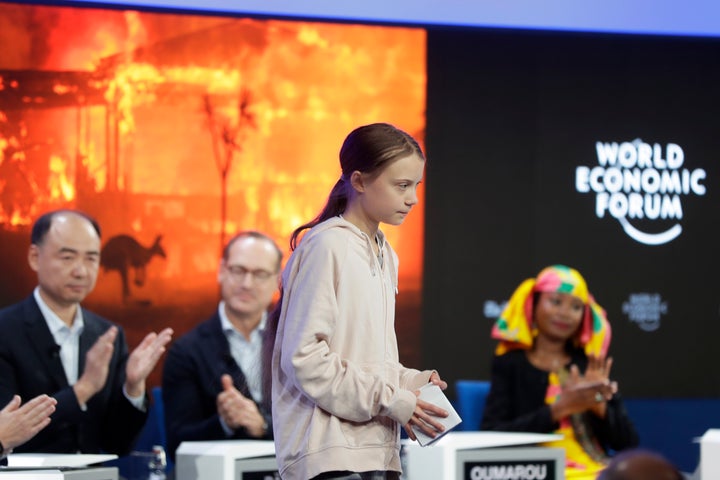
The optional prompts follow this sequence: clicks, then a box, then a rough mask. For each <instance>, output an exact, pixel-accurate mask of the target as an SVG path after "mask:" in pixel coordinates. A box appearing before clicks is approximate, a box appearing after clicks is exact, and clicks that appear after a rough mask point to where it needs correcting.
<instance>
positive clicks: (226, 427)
mask: <svg viewBox="0 0 720 480" xmlns="http://www.w3.org/2000/svg"><path fill="white" fill-rule="evenodd" d="M281 263H282V252H281V251H280V249H279V248H278V246H277V244H276V243H275V242H274V241H273V240H272V239H271V238H270V237H268V236H266V235H264V234H262V233H259V232H254V231H249V232H242V233H239V234H238V235H236V236H234V237H233V238H232V239H230V241H229V242H228V244H227V246H226V247H225V249H224V251H223V258H222V260H221V262H220V269H219V272H218V282H219V283H220V290H221V297H222V300H221V301H220V304H219V306H218V309H217V311H216V312H215V314H214V315H213V316H212V317H211V318H210V319H209V320H207V321H205V322H203V323H201V324H200V325H198V326H197V327H195V328H194V329H193V330H191V331H190V332H188V333H187V334H186V335H184V336H183V337H181V338H179V339H178V340H177V341H176V342H175V343H173V345H172V346H171V347H170V349H169V351H168V355H167V358H166V359H165V365H164V367H163V382H162V388H163V400H164V402H165V424H166V430H167V438H168V451H169V453H170V454H171V456H174V454H175V450H176V449H177V447H178V446H179V445H180V443H181V442H183V441H198V440H222V439H228V438H233V439H240V438H253V439H270V438H272V428H271V426H270V412H269V411H268V409H267V408H265V407H263V393H262V368H263V366H262V363H261V357H262V343H263V332H264V326H265V318H266V316H267V309H268V307H269V305H270V304H271V303H272V299H273V295H274V294H275V292H276V291H277V288H278V285H279V281H280V266H281Z"/></svg>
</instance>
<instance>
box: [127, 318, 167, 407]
mask: <svg viewBox="0 0 720 480" xmlns="http://www.w3.org/2000/svg"><path fill="white" fill-rule="evenodd" d="M172 334H173V330H172V328H166V329H164V330H163V331H162V332H160V333H155V332H151V333H148V334H147V335H146V336H145V338H144V339H143V341H142V342H140V345H138V346H137V347H136V348H135V350H133V351H132V353H131V354H130V356H129V357H128V361H127V366H126V367H125V391H126V392H127V394H128V395H129V396H131V397H140V396H142V395H144V394H145V379H146V378H147V377H148V375H150V372H152V370H153V368H155V365H157V362H158V360H160V357H161V356H162V354H163V352H165V346H166V345H167V344H168V343H170V340H171V339H172Z"/></svg>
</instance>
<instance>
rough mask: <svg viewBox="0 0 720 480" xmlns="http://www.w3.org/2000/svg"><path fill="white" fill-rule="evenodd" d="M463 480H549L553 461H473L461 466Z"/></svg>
mask: <svg viewBox="0 0 720 480" xmlns="http://www.w3.org/2000/svg"><path fill="white" fill-rule="evenodd" d="M462 478H463V480H551V479H554V478H556V462H555V461H554V460H512V461H487V462H485V461H483V462H478V461H473V462H465V463H464V465H463V477H462Z"/></svg>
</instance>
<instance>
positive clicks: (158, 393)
mask: <svg viewBox="0 0 720 480" xmlns="http://www.w3.org/2000/svg"><path fill="white" fill-rule="evenodd" d="M152 398H153V407H152V412H151V413H152V414H154V417H155V418H151V419H150V418H149V419H148V420H150V421H154V422H155V428H156V434H157V440H158V443H156V444H155V445H162V446H163V448H164V449H165V450H167V436H166V434H165V404H164V403H163V398H162V387H153V389H152Z"/></svg>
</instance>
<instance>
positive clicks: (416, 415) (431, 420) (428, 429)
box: [405, 382, 448, 440]
mask: <svg viewBox="0 0 720 480" xmlns="http://www.w3.org/2000/svg"><path fill="white" fill-rule="evenodd" d="M443 383H445V382H443ZM438 386H439V385H438ZM446 386H447V385H446ZM415 395H417V396H420V391H419V390H416V391H415ZM447 416H448V412H447V411H445V410H443V409H442V408H440V407H438V406H437V405H433V404H432V403H428V402H426V401H425V400H420V399H419V398H418V399H417V403H416V404H415V412H413V415H412V417H410V421H409V422H408V423H406V424H405V431H406V432H407V434H408V437H409V438H410V439H411V440H417V437H416V436H415V432H414V431H413V429H412V427H413V426H415V427H416V428H419V429H420V430H422V432H423V433H425V434H426V435H427V436H429V437H431V438H435V437H436V436H437V434H438V433H442V432H444V431H445V427H443V426H442V424H441V423H440V422H438V421H437V420H436V419H435V417H447Z"/></svg>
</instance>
